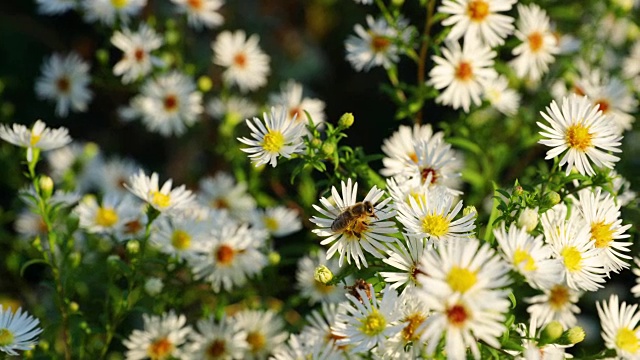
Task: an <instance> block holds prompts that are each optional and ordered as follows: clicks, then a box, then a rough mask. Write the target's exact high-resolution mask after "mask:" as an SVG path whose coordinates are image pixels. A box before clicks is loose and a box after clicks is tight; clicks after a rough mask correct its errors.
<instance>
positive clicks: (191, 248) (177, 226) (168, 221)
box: [149, 215, 211, 260]
mask: <svg viewBox="0 0 640 360" xmlns="http://www.w3.org/2000/svg"><path fill="white" fill-rule="evenodd" d="M209 226H211V225H210V224H209V222H207V221H200V220H198V219H194V218H193V217H190V216H183V215H181V216H172V217H160V218H159V219H157V220H156V221H155V222H154V223H153V224H152V230H151V236H150V238H149V240H150V241H151V243H152V244H154V245H155V246H156V247H157V248H158V249H159V250H160V251H161V252H163V253H165V254H168V255H171V256H175V257H177V258H179V259H180V260H185V259H187V258H190V257H193V256H195V255H196V254H197V252H198V251H200V249H201V248H202V246H203V245H202V243H204V242H205V241H207V240H208V237H209V230H210V229H209Z"/></svg>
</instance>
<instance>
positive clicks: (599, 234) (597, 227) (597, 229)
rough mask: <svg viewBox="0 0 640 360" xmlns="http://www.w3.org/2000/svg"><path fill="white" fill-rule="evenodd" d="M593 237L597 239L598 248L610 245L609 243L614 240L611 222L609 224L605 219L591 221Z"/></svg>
mask: <svg viewBox="0 0 640 360" xmlns="http://www.w3.org/2000/svg"><path fill="white" fill-rule="evenodd" d="M591 239H592V240H595V242H596V247H597V248H606V247H609V243H611V242H612V241H613V230H611V224H607V223H605V222H604V221H600V222H597V223H591Z"/></svg>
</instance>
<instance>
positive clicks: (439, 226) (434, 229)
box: [422, 214, 449, 237]
mask: <svg viewBox="0 0 640 360" xmlns="http://www.w3.org/2000/svg"><path fill="white" fill-rule="evenodd" d="M422 231H424V232H425V233H427V234H429V235H431V236H435V237H440V236H442V235H444V234H446V233H447V232H448V231H449V220H447V219H446V218H444V217H443V216H442V215H438V214H433V215H427V216H425V217H424V219H422Z"/></svg>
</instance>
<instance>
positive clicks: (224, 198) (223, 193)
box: [198, 171, 256, 221]
mask: <svg viewBox="0 0 640 360" xmlns="http://www.w3.org/2000/svg"><path fill="white" fill-rule="evenodd" d="M198 186H199V191H198V200H199V201H200V203H201V204H202V205H204V206H208V207H210V208H211V209H216V210H219V211H222V212H227V213H228V214H229V215H230V216H231V217H232V218H233V219H235V220H239V221H248V220H249V219H250V217H251V214H252V213H253V212H254V211H255V209H256V201H255V200H254V198H253V196H251V194H249V193H248V192H247V184H246V183H244V182H239V183H236V180H235V179H234V178H233V176H231V174H229V173H227V172H223V171H221V172H218V173H216V175H215V176H213V177H210V176H209V177H204V178H202V179H200V182H199V183H198Z"/></svg>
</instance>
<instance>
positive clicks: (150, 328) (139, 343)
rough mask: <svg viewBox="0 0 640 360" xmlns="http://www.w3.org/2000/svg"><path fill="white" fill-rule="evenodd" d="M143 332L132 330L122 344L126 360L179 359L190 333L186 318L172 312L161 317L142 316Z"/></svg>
mask: <svg viewBox="0 0 640 360" xmlns="http://www.w3.org/2000/svg"><path fill="white" fill-rule="evenodd" d="M142 319H143V321H144V325H143V330H137V329H136V330H133V332H132V333H131V335H129V338H127V339H126V340H124V341H123V342H122V344H123V345H124V346H126V347H127V352H126V355H125V356H126V357H127V360H141V359H168V358H170V357H174V358H180V357H181V356H182V354H183V352H184V345H185V343H186V341H187V337H188V336H189V334H190V333H191V331H192V330H191V327H190V326H186V325H185V324H186V322H187V318H186V317H185V316H184V315H176V314H175V313H174V312H173V310H171V311H170V312H168V313H164V314H162V315H161V316H155V315H148V314H142Z"/></svg>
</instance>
